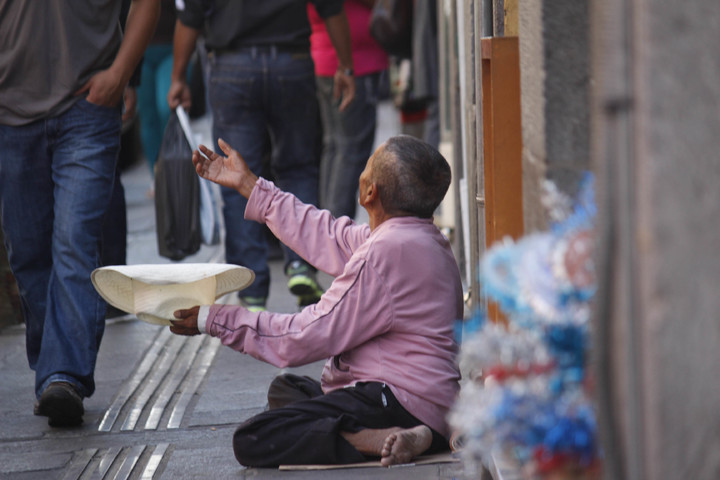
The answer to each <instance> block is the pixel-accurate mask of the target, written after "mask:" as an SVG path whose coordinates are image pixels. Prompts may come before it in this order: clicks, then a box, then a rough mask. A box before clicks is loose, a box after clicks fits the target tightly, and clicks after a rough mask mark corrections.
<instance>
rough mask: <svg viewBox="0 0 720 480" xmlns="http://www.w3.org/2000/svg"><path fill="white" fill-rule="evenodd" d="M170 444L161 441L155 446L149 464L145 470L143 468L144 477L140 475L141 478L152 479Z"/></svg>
mask: <svg viewBox="0 0 720 480" xmlns="http://www.w3.org/2000/svg"><path fill="white" fill-rule="evenodd" d="M169 445H170V444H169V443H161V444H159V445H158V446H156V447H155V450H154V451H153V453H152V456H151V457H150V460H148V463H147V465H145V470H143V473H142V477H140V478H141V480H152V478H153V477H154V476H155V472H156V471H157V468H158V467H159V466H160V462H161V461H162V459H163V457H164V456H165V452H167V449H168V446H169Z"/></svg>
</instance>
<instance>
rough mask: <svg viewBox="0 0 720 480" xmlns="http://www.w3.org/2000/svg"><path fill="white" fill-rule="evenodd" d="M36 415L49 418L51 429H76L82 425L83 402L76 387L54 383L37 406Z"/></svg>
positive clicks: (65, 383) (43, 394) (41, 397)
mask: <svg viewBox="0 0 720 480" xmlns="http://www.w3.org/2000/svg"><path fill="white" fill-rule="evenodd" d="M34 413H35V415H40V416H43V417H48V425H50V426H51V427H75V426H77V425H80V424H81V423H82V416H83V414H84V413H85V409H84V408H83V401H82V397H81V396H80V394H79V393H78V392H77V390H76V389H75V387H74V386H73V385H71V384H70V383H67V382H52V383H51V384H50V385H48V387H47V388H46V389H45V391H44V392H43V393H42V395H40V401H38V403H36V404H35V410H34Z"/></svg>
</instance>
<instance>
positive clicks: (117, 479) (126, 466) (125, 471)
mask: <svg viewBox="0 0 720 480" xmlns="http://www.w3.org/2000/svg"><path fill="white" fill-rule="evenodd" d="M145 447H146V445H136V446H134V447H133V448H131V449H130V452H129V453H128V455H127V457H125V460H124V461H123V463H122V465H121V466H120V469H119V470H118V471H117V473H116V474H115V476H114V477H113V480H127V479H128V478H130V474H131V473H132V471H133V468H135V464H137V461H138V459H139V458H140V456H141V455H142V454H143V452H144V451H145Z"/></svg>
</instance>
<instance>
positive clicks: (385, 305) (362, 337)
mask: <svg viewBox="0 0 720 480" xmlns="http://www.w3.org/2000/svg"><path fill="white" fill-rule="evenodd" d="M389 303H390V300H389V295H388V290H387V288H385V283H384V282H383V281H382V280H381V279H380V278H379V276H378V273H377V271H376V270H375V269H374V268H372V266H370V265H367V260H365V259H358V260H357V261H356V262H354V263H353V264H352V265H348V268H347V269H346V270H345V271H344V272H343V273H342V274H341V275H340V276H338V277H337V278H336V279H335V281H333V283H332V285H331V286H330V288H328V290H327V291H326V292H325V293H324V294H323V296H322V298H321V299H320V301H319V302H318V303H317V304H315V305H311V306H309V307H306V308H304V309H303V310H302V311H301V312H299V313H274V312H251V311H249V310H247V309H246V308H244V307H240V306H235V305H222V304H215V305H211V306H210V307H209V310H208V316H207V318H206V323H205V325H204V326H203V327H202V329H198V313H199V310H200V307H193V308H191V309H187V310H178V311H176V312H175V318H176V320H174V321H173V325H172V326H171V327H170V330H171V331H172V332H173V333H175V334H178V335H197V334H198V333H200V332H202V333H207V334H209V335H211V336H213V337H218V338H219V339H220V340H221V342H222V343H223V344H224V345H226V346H228V347H230V348H232V349H233V350H237V351H238V352H242V353H245V354H248V355H250V356H252V357H254V358H257V359H259V360H262V361H265V362H267V363H270V364H271V365H274V366H276V367H280V368H282V367H290V366H299V365H305V364H307V363H310V362H314V361H317V360H322V359H326V358H328V357H331V356H334V355H338V354H340V353H342V352H346V351H349V350H352V349H353V348H355V347H357V346H358V345H362V344H364V343H365V342H367V341H369V340H371V339H373V338H375V337H378V336H380V335H383V334H384V333H386V332H388V331H389V330H390V328H391V327H392V320H393V309H392V308H389Z"/></svg>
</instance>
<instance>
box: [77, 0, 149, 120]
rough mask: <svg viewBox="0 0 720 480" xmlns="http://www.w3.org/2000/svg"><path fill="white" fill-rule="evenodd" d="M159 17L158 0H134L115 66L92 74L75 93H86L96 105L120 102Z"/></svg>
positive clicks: (109, 104) (114, 104) (110, 105)
mask: <svg viewBox="0 0 720 480" xmlns="http://www.w3.org/2000/svg"><path fill="white" fill-rule="evenodd" d="M159 17H160V2H159V0H133V2H132V5H131V6H130V12H129V13H128V16H127V22H126V24H125V35H124V36H123V40H122V43H121V44H120V49H119V50H118V53H117V55H116V56H115V60H114V61H113V63H112V65H110V67H109V68H108V69H107V70H102V71H100V72H98V73H96V74H95V75H93V76H92V77H91V78H90V80H88V81H87V83H85V85H83V86H82V87H81V88H80V89H79V90H78V91H77V92H76V93H77V94H81V93H84V92H87V101H88V102H91V103H95V104H97V105H105V106H108V107H114V106H116V105H118V104H119V103H120V101H121V100H122V97H123V92H124V91H125V86H127V84H128V81H129V80H130V77H131V76H132V74H133V72H134V71H135V67H136V66H137V64H138V63H139V62H140V59H141V58H142V56H143V53H144V52H145V48H147V46H148V44H149V43H150V39H151V38H152V35H153V32H154V31H155V27H156V25H157V22H158V18H159Z"/></svg>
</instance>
